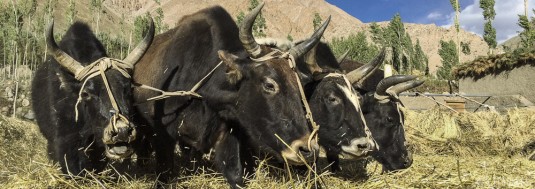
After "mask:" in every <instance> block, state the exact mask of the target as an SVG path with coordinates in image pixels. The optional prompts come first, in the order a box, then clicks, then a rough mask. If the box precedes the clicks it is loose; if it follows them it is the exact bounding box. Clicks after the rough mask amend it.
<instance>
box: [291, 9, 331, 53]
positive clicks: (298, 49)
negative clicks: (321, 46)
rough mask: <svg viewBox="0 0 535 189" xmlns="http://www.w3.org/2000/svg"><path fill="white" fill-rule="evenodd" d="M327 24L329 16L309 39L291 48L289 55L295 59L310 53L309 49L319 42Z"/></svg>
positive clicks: (329, 19)
mask: <svg viewBox="0 0 535 189" xmlns="http://www.w3.org/2000/svg"><path fill="white" fill-rule="evenodd" d="M329 22H331V16H329V18H327V20H326V21H325V22H323V25H321V27H320V28H318V30H316V31H315V32H314V34H312V36H311V37H310V38H309V39H307V40H305V41H303V42H302V43H300V44H299V45H297V46H295V47H293V48H291V49H290V54H291V55H292V56H293V57H294V58H297V57H300V56H302V55H304V54H305V53H307V52H308V51H310V49H312V48H313V47H314V46H315V45H316V44H318V42H319V41H320V39H321V36H323V32H325V29H327V26H328V25H329Z"/></svg>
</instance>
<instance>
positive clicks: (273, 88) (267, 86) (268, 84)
mask: <svg viewBox="0 0 535 189" xmlns="http://www.w3.org/2000/svg"><path fill="white" fill-rule="evenodd" d="M263 87H264V90H265V91H266V92H269V93H276V92H277V91H278V90H279V86H278V85H277V82H275V81H274V80H273V79H271V78H266V80H265V81H264V83H263Z"/></svg>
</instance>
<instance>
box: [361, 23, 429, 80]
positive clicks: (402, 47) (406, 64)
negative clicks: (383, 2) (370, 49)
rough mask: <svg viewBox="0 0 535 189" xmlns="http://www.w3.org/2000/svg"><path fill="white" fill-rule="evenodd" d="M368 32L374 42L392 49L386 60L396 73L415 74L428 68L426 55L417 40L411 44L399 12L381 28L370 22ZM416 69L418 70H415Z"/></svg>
mask: <svg viewBox="0 0 535 189" xmlns="http://www.w3.org/2000/svg"><path fill="white" fill-rule="evenodd" d="M370 33H371V35H372V36H371V39H372V41H373V42H374V43H376V44H378V45H379V46H381V47H385V48H387V49H390V50H391V51H392V56H391V57H390V59H389V60H386V61H387V62H389V63H391V64H392V66H393V67H394V69H395V70H396V72H397V73H399V74H415V73H418V72H419V73H424V72H426V70H428V68H427V64H428V58H427V56H426V55H425V53H424V52H423V50H422V48H421V46H420V45H419V41H417V42H416V43H417V44H413V42H412V39H411V36H410V35H409V34H408V33H407V32H406V31H405V26H404V24H403V22H402V21H401V16H400V15H399V14H396V15H395V16H394V17H393V18H392V20H390V22H389V24H388V26H387V27H385V28H381V27H380V26H379V25H378V24H377V23H371V24H370ZM416 70H418V72H415V71H416ZM427 72H428V71H427Z"/></svg>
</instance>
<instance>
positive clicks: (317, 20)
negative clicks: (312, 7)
mask: <svg viewBox="0 0 535 189" xmlns="http://www.w3.org/2000/svg"><path fill="white" fill-rule="evenodd" d="M322 22H323V19H321V16H320V14H319V13H317V12H316V13H314V20H312V25H313V26H314V31H316V30H317V29H318V28H319V27H320V26H321V23H322Z"/></svg>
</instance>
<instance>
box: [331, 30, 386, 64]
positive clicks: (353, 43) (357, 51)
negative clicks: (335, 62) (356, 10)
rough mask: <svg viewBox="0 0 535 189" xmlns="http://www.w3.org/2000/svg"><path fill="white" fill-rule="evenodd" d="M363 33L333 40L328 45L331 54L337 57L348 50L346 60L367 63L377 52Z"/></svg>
mask: <svg viewBox="0 0 535 189" xmlns="http://www.w3.org/2000/svg"><path fill="white" fill-rule="evenodd" d="M366 38H367V37H366V34H365V33H364V32H358V33H356V34H351V35H349V36H347V37H340V38H333V39H332V40H331V42H330V43H329V46H330V47H331V49H332V51H333V53H334V54H335V55H336V56H337V57H338V56H340V55H342V54H343V53H345V52H346V51H347V50H349V54H348V55H347V58H348V59H351V60H356V61H360V62H369V61H371V60H372V59H373V58H374V57H375V56H377V53H378V52H379V50H378V48H377V46H375V45H373V44H369V43H368V41H367V39H366Z"/></svg>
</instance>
